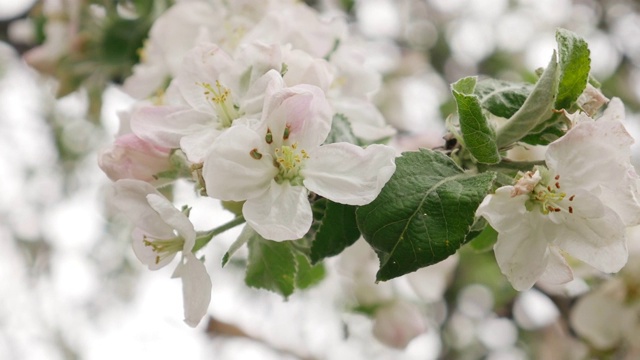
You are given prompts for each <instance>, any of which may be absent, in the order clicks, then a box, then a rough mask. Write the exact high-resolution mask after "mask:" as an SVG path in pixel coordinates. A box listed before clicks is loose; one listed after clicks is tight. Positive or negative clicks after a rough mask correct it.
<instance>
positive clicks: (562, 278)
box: [540, 247, 573, 285]
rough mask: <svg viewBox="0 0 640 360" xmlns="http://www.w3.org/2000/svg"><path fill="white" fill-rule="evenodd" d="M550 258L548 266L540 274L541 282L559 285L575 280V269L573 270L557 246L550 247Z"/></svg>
mask: <svg viewBox="0 0 640 360" xmlns="http://www.w3.org/2000/svg"><path fill="white" fill-rule="evenodd" d="M548 259H549V261H548V262H547V268H546V269H545V271H544V273H543V274H542V275H541V276H540V281H541V282H544V283H547V284H550V285H559V284H565V283H568V282H569V281H571V280H573V271H572V270H571V267H570V266H569V264H567V260H565V258H564V257H563V256H562V255H560V253H559V252H558V250H557V249H556V248H555V247H549V258H548Z"/></svg>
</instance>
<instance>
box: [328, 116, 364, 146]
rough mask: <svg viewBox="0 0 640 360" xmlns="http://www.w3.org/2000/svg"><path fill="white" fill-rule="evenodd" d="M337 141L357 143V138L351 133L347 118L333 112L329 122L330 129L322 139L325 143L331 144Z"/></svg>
mask: <svg viewBox="0 0 640 360" xmlns="http://www.w3.org/2000/svg"><path fill="white" fill-rule="evenodd" d="M337 142H348V143H351V144H356V145H359V144H360V143H359V142H358V138H356V136H355V135H354V134H353V130H352V129H351V123H350V122H349V119H347V117H346V116H344V115H343V114H335V115H334V116H333V121H332V122H331V131H330V132H329V136H327V139H326V140H325V141H324V143H325V144H333V143H337Z"/></svg>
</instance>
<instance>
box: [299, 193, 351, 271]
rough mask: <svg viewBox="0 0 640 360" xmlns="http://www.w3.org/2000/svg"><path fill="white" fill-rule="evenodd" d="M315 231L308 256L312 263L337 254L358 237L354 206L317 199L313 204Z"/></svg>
mask: <svg viewBox="0 0 640 360" xmlns="http://www.w3.org/2000/svg"><path fill="white" fill-rule="evenodd" d="M313 210H314V218H316V221H317V223H316V225H317V227H316V228H315V229H316V231H315V233H314V234H313V240H312V243H311V252H310V255H309V256H310V258H311V262H312V263H313V264H316V263H318V262H319V261H321V260H322V259H324V258H326V257H330V256H334V255H338V254H340V253H341V252H342V250H344V249H345V248H347V247H348V246H351V245H352V244H353V243H354V242H356V240H358V238H359V237H360V231H359V230H358V226H357V225H356V207H355V206H350V205H344V204H338V203H334V202H332V201H330V200H327V199H324V198H323V199H319V200H317V201H316V202H315V203H314V205H313Z"/></svg>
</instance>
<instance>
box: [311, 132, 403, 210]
mask: <svg viewBox="0 0 640 360" xmlns="http://www.w3.org/2000/svg"><path fill="white" fill-rule="evenodd" d="M395 157H396V151H395V150H394V149H393V148H391V147H389V146H385V145H377V144H374V145H369V146H368V147H366V148H364V149H363V148H361V147H359V146H356V145H353V144H349V143H335V144H328V145H323V146H320V147H318V148H316V149H315V150H312V151H311V152H309V159H307V161H306V163H305V167H304V168H303V169H302V171H300V174H301V175H302V176H303V177H304V185H305V186H306V187H307V189H309V190H311V191H313V192H315V193H316V194H318V195H321V196H324V197H326V198H327V199H329V200H332V201H335V202H339V203H342V204H348V205H364V204H368V203H370V202H371V201H373V200H374V199H375V198H376V197H377V196H378V194H380V191H381V190H382V187H383V186H384V185H385V184H386V183H387V181H389V179H390V178H391V175H393V173H394V171H395V169H396V164H395Z"/></svg>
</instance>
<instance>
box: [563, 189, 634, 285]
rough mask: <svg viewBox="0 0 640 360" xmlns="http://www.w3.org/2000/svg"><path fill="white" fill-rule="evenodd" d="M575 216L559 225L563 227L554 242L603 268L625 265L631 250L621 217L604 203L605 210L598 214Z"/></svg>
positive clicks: (606, 270)
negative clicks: (628, 246)
mask: <svg viewBox="0 0 640 360" xmlns="http://www.w3.org/2000/svg"><path fill="white" fill-rule="evenodd" d="M576 199H577V198H576ZM573 215H580V214H579V213H574V214H573ZM568 216H571V215H568ZM574 218H575V219H574V220H573V221H565V222H564V224H562V225H563V226H562V225H559V226H558V228H559V229H560V231H559V233H558V234H557V236H556V238H555V244H556V245H557V246H558V247H559V248H561V249H562V250H564V251H566V252H567V253H569V254H570V255H571V256H574V257H576V258H578V259H580V260H582V261H584V262H585V263H587V264H589V265H591V266H593V267H595V268H596V269H598V270H600V271H603V272H607V273H614V272H617V271H619V270H620V269H622V267H623V266H624V265H625V264H626V263H627V258H628V256H629V254H628V251H627V243H626V237H625V229H626V227H625V226H624V223H623V222H622V220H621V219H620V217H619V216H618V215H617V214H616V213H615V212H614V211H613V210H611V209H610V208H608V207H606V206H604V213H603V214H602V216H601V217H599V218H580V217H578V216H575V217H574Z"/></svg>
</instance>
